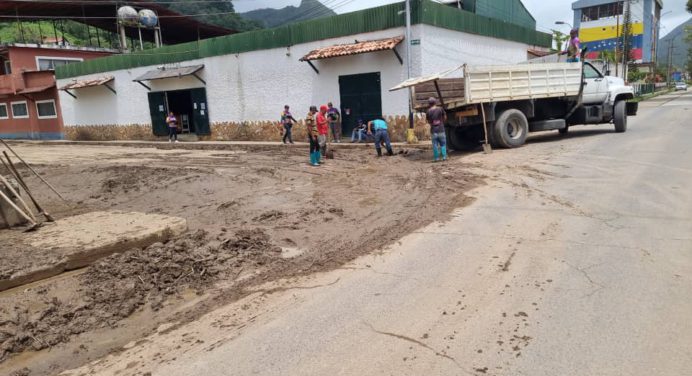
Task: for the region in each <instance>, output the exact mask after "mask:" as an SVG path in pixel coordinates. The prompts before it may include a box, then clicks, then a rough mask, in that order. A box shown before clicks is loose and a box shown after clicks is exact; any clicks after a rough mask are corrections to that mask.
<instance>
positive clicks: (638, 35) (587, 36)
mask: <svg viewBox="0 0 692 376" xmlns="http://www.w3.org/2000/svg"><path fill="white" fill-rule="evenodd" d="M584 26H586V23H585V24H584ZM623 29H624V27H623V25H620V26H619V28H618V26H617V25H603V26H597V27H587V28H583V29H581V30H579V40H580V41H581V45H582V47H588V49H589V52H588V53H587V55H586V57H587V58H589V59H596V58H598V53H599V52H600V51H614V50H615V47H616V46H617V48H618V50H619V51H621V50H622V48H623V45H622V43H623V41H622V35H623V33H624V30H623ZM630 33H631V34H632V37H631V38H630V40H631V46H630V49H631V51H632V58H633V59H634V60H641V59H642V54H643V47H644V24H643V23H641V22H636V23H632V24H630Z"/></svg>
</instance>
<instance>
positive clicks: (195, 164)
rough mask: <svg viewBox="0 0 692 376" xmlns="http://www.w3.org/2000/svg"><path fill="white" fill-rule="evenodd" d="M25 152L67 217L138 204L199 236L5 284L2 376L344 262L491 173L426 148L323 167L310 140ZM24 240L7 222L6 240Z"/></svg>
mask: <svg viewBox="0 0 692 376" xmlns="http://www.w3.org/2000/svg"><path fill="white" fill-rule="evenodd" d="M18 149H19V150H18V151H19V152H20V153H22V155H25V156H26V158H27V159H29V160H30V161H35V162H36V163H35V164H34V165H35V166H37V168H38V169H39V172H40V173H41V174H42V175H43V176H44V177H45V178H46V179H48V180H49V181H50V182H51V183H52V184H53V185H55V186H56V188H57V189H58V190H59V191H60V192H62V193H63V194H64V195H65V196H66V197H67V198H68V203H62V202H60V201H59V200H54V197H53V195H52V194H51V192H50V191H49V190H47V189H46V188H45V187H43V186H42V185H41V184H40V182H37V181H36V179H35V178H33V177H32V176H31V175H29V174H26V178H27V180H28V182H29V184H30V185H31V186H32V187H36V192H35V193H36V194H37V196H38V197H39V200H41V202H45V203H46V206H47V210H48V211H49V212H50V213H55V214H54V215H56V217H58V218H61V217H65V216H68V215H74V214H82V213H85V212H91V211H108V210H118V211H125V212H129V211H137V212H144V213H156V214H163V215H168V216H174V217H182V218H184V219H185V220H186V221H187V223H188V226H189V228H190V230H191V232H190V233H189V234H188V235H186V236H184V237H180V238H177V239H175V240H172V241H169V242H167V243H166V244H154V245H152V246H149V247H147V248H146V249H144V250H133V251H130V252H125V253H122V254H117V255H113V256H111V257H109V258H107V259H103V260H100V261H99V262H97V263H96V264H94V265H92V266H91V267H89V268H88V269H86V270H80V271H74V272H70V273H68V274H67V275H64V276H61V277H59V278H58V277H56V278H54V279H51V280H50V281H45V283H41V284H39V285H35V286H31V287H27V288H22V289H15V290H14V291H6V292H3V293H2V294H0V374H5V373H10V372H13V371H15V370H21V369H22V368H24V367H26V364H24V363H23V362H22V357H14V356H10V355H11V354H16V353H19V352H23V351H27V350H28V351H31V350H38V349H46V350H48V349H49V350H50V351H43V350H40V351H39V353H38V354H33V355H32V356H35V358H34V359H35V360H36V361H35V362H33V363H32V365H31V366H30V367H29V368H31V372H32V375H52V374H55V373H56V370H61V369H67V368H72V367H75V366H78V365H80V364H81V363H80V362H84V361H87V360H88V359H94V358H95V357H101V356H104V355H105V354H107V353H109V352H110V351H113V350H114V349H117V348H119V347H120V346H123V345H125V344H127V343H128V342H131V341H132V340H135V339H137V338H139V336H142V335H143V334H144V333H150V332H151V331H153V330H156V328H157V327H158V326H160V325H161V324H166V323H171V322H181V321H185V320H194V319H195V318H196V317H199V315H202V314H204V313H206V312H209V311H210V310H213V309H214V308H216V307H218V305H220V304H225V303H228V302H230V301H232V300H233V299H237V298H238V297H241V296H243V294H247V293H248V291H249V290H250V289H248V288H247V287H252V286H257V285H259V284H261V283H265V282H269V281H275V280H279V279H283V278H291V277H295V276H300V275H306V274H310V273H313V272H320V271H326V270H331V269H334V268H339V267H341V266H343V265H344V264H345V263H348V262H349V261H351V260H354V259H355V258H357V257H359V256H361V255H364V254H367V253H369V252H371V251H373V250H376V249H379V248H381V247H384V246H386V245H388V244H391V243H392V242H394V241H396V240H397V239H399V238H401V237H402V236H404V235H406V234H408V233H410V232H411V231H415V230H416V229H418V228H420V227H421V226H425V225H427V224H429V223H431V222H432V221H436V220H445V218H446V217H447V215H448V214H449V213H450V212H451V211H452V210H454V209H455V208H457V207H460V206H463V205H466V204H467V203H468V202H470V199H469V197H467V196H466V195H465V193H466V192H468V190H469V189H471V188H473V187H475V186H477V185H478V184H480V180H481V178H480V177H478V176H477V175H475V174H473V173H471V172H469V167H470V166H468V165H466V164H464V163H463V160H461V159H458V160H454V157H453V158H452V161H450V162H448V163H444V164H432V163H430V159H431V158H432V155H431V152H428V151H421V150H416V149H409V150H405V149H404V150H396V152H397V153H398V154H397V155H396V156H394V157H387V158H376V157H375V152H374V150H372V149H371V148H368V149H337V147H334V151H335V158H334V159H330V160H328V161H327V162H326V164H324V165H322V166H320V167H317V168H315V167H312V166H310V165H309V164H308V163H306V159H307V158H306V154H307V150H303V149H295V148H281V149H277V148H275V147H271V148H270V147H256V148H246V149H243V150H240V149H237V150H236V149H232V150H229V149H228V148H224V149H223V152H220V151H219V150H184V149H172V148H166V149H165V150H158V149H153V148H136V147H130V148H128V147H115V146H114V147H92V146H82V145H80V146H79V147H73V146H52V145H51V146H49V147H48V146H45V145H42V146H40V147H39V146H36V147H34V146H30V145H27V146H25V147H22V148H18ZM41 163H43V164H41ZM17 236H22V234H19V233H12V232H7V231H5V232H0V243H2V242H5V241H7V242H9V243H10V244H12V242H13V240H14V239H16V237H17ZM0 248H1V247H0ZM15 248H16V247H15ZM5 249H7V248H5ZM5 249H0V266H3V265H4V264H13V263H14V262H13V261H12V260H10V261H9V262H8V261H4V260H5V259H3V254H2V253H3V251H4V250H5ZM25 251H26V250H25V249H15V250H14V251H13V252H14V253H16V254H19V255H26V254H29V253H28V252H25ZM31 254H36V252H32V253H31ZM4 256H7V253H6V252H5V254H4ZM40 261H41V260H37V259H34V260H29V259H26V260H24V261H22V263H21V265H19V264H17V265H19V266H20V268H21V269H26V268H32V267H34V266H35V264H36V263H38V262H40ZM6 269H7V270H16V269H17V268H16V265H15V266H12V265H7V268H6ZM104 338H108V339H109V341H110V342H109V341H104ZM56 344H57V345H56ZM82 346H84V347H82ZM76 353H78V354H79V355H75V354H76ZM58 354H60V356H58ZM5 371H7V372H5Z"/></svg>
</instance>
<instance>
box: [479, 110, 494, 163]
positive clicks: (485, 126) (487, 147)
mask: <svg viewBox="0 0 692 376" xmlns="http://www.w3.org/2000/svg"><path fill="white" fill-rule="evenodd" d="M481 113H482V114H483V130H484V133H485V142H484V143H483V153H485V154H490V153H492V152H493V148H492V146H490V144H489V143H488V123H487V122H486V120H485V107H483V103H481Z"/></svg>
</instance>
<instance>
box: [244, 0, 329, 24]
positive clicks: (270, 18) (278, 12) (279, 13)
mask: <svg viewBox="0 0 692 376" xmlns="http://www.w3.org/2000/svg"><path fill="white" fill-rule="evenodd" d="M240 15H241V16H242V17H243V18H246V19H249V20H253V21H256V22H259V23H260V24H261V25H262V26H264V27H268V28H269V27H276V26H281V25H285V24H287V23H292V22H298V21H305V20H311V19H314V18H321V17H329V16H335V15H336V13H334V11H333V10H331V9H329V8H328V7H326V6H324V5H323V4H322V3H321V2H319V1H318V0H302V1H301V2H300V6H298V7H294V6H288V7H285V8H282V9H257V10H253V11H250V12H247V13H240Z"/></svg>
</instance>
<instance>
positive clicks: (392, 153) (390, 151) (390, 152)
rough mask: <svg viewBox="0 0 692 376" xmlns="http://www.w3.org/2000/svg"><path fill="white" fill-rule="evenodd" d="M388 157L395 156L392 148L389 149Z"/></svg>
mask: <svg viewBox="0 0 692 376" xmlns="http://www.w3.org/2000/svg"><path fill="white" fill-rule="evenodd" d="M387 155H388V156H390V157H391V156H392V155H394V151H393V150H392V148H388V149H387Z"/></svg>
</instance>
